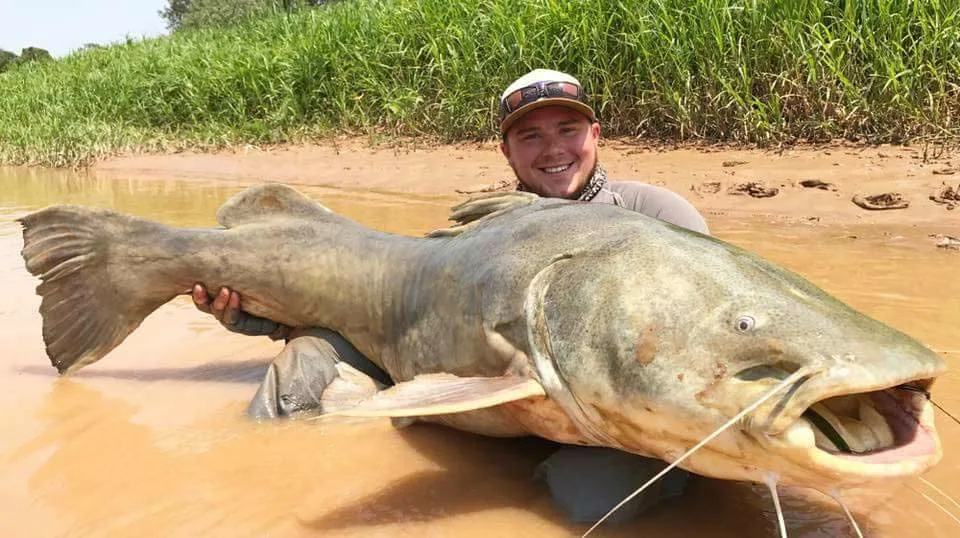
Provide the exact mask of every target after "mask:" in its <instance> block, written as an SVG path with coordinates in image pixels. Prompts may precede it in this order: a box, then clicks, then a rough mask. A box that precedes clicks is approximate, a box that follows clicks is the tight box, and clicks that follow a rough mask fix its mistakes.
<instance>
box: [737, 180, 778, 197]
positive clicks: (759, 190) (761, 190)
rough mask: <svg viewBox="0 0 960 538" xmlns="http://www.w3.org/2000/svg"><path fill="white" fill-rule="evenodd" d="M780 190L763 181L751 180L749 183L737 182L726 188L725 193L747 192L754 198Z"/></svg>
mask: <svg viewBox="0 0 960 538" xmlns="http://www.w3.org/2000/svg"><path fill="white" fill-rule="evenodd" d="M778 192H780V189H778V188H777V187H767V186H766V185H764V184H763V183H760V182H757V181H751V182H749V183H738V184H736V185H733V186H732V187H730V188H729V189H727V194H736V195H741V194H747V195H750V196H752V197H754V198H770V197H772V196H776V195H777V193H778Z"/></svg>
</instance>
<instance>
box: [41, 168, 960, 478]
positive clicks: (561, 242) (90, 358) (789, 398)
mask: <svg viewBox="0 0 960 538" xmlns="http://www.w3.org/2000/svg"><path fill="white" fill-rule="evenodd" d="M217 216H218V222H219V223H220V224H221V226H222V227H223V228H222V229H181V228H174V227H170V226H166V225H163V224H159V223H155V222H151V221H148V220H144V219H140V218H134V217H130V216H126V215H122V214H117V213H114V212H111V211H105V210H98V209H90V208H84V207H74V206H54V207H50V208H47V209H43V210H40V211H37V212H36V213H33V214H31V215H29V216H27V217H25V218H23V219H22V225H23V228H24V231H23V237H24V248H23V257H24V259H25V261H26V267H27V269H28V270H29V271H30V272H31V273H32V274H34V275H37V276H39V277H40V278H41V280H42V283H41V284H40V285H39V286H38V288H37V293H38V294H39V295H41V296H42V297H43V300H42V303H41V306H40V313H41V314H42V317H43V338H44V341H45V342H46V349H47V353H48V355H49V357H50V359H51V360H52V362H53V364H54V366H56V368H57V369H58V370H59V371H60V372H61V373H68V372H71V371H74V370H77V369H79V368H81V367H83V366H85V365H88V364H90V363H93V362H94V361H97V360H99V359H100V358H101V357H103V356H104V355H105V354H107V353H108V352H109V351H110V350H111V349H113V348H114V347H116V346H117V345H119V344H120V343H121V342H122V341H123V339H124V338H125V337H126V336H127V335H129V334H130V333H131V332H132V331H133V330H134V329H135V328H136V327H137V326H138V325H139V324H140V323H141V322H142V321H143V320H144V318H146V317H147V316H148V315H149V314H150V313H151V312H153V311H154V310H155V309H157V308H158V307H160V306H161V305H163V304H164V303H166V302H168V301H170V300H171V299H173V298H174V297H175V296H177V295H178V294H185V293H189V291H190V288H191V286H192V284H193V283H195V282H202V283H204V284H205V285H206V286H207V287H208V288H212V289H216V288H219V287H220V286H228V287H230V288H233V289H235V290H237V291H238V292H240V293H241V294H242V296H243V297H244V307H245V309H246V310H247V311H249V312H250V313H252V314H255V315H259V316H263V317H267V318H270V319H273V320H276V321H278V322H282V323H285V324H287V325H291V326H320V327H326V328H329V329H332V330H335V331H338V332H339V333H340V334H342V335H343V336H344V337H345V338H347V339H348V340H349V341H350V342H352V343H353V344H354V345H355V346H356V347H357V349H359V350H360V351H361V352H362V353H364V354H365V355H366V356H367V357H369V358H370V359H371V360H372V361H373V362H375V363H376V364H377V365H379V366H380V367H382V368H383V369H384V370H386V371H387V372H388V373H389V374H390V376H391V377H392V378H393V379H394V380H396V381H397V382H398V384H397V385H396V386H395V387H393V388H390V389H388V390H385V391H383V392H380V393H378V394H377V395H376V396H374V397H372V398H370V399H368V400H364V401H362V402H361V403H360V404H358V406H357V407H356V408H355V409H354V410H353V414H357V415H380V416H411V417H425V418H426V419H427V420H433V421H437V422H441V423H444V424H447V425H449V426H452V427H455V428H460V429H463V430H468V431H472V432H476V433H479V434H484V435H492V436H519V435H530V434H534V435H538V436H542V437H545V438H549V439H553V440H556V441H559V442H562V443H571V444H582V445H597V446H608V447H615V448H618V449H622V450H625V451H629V452H633V453H637V454H642V455H646V456H652V457H656V458H661V459H663V460H666V461H673V460H675V459H676V458H677V457H678V456H679V455H680V454H682V453H683V452H684V451H685V450H687V449H688V448H690V447H691V446H693V445H695V444H697V443H698V442H699V441H701V440H702V439H704V438H705V437H707V436H709V435H711V434H712V433H713V432H716V431H717V429H718V427H720V426H721V425H723V424H724V423H727V422H731V419H732V418H735V417H736V416H737V415H738V414H741V411H744V410H747V409H749V412H748V413H746V414H744V415H743V417H742V418H740V419H738V420H736V421H734V422H733V423H734V426H733V427H731V428H729V429H727V430H725V431H723V433H722V434H720V435H717V436H716V437H715V438H714V439H713V440H712V441H711V442H709V443H708V444H706V446H704V447H703V448H702V449H701V450H699V451H697V452H696V453H694V454H693V455H692V456H690V457H689V458H688V459H686V460H684V461H683V465H682V467H684V468H686V469H688V470H690V471H693V472H695V473H698V474H701V475H706V476H712V477H717V478H724V479H733V480H748V481H755V482H764V481H768V480H769V477H770V476H771V473H772V474H773V475H775V476H776V477H777V480H778V481H779V483H781V484H793V485H798V486H807V487H814V488H817V489H820V490H822V491H827V490H832V489H834V488H836V487H843V486H854V485H860V484H863V483H865V482H869V481H873V480H876V479H879V478H896V477H904V476H912V475H917V474H919V473H921V472H923V471H925V470H926V469H928V468H929V467H931V466H932V465H934V464H935V463H936V462H937V461H938V460H939V459H940V457H941V445H940V442H939V439H938V436H937V434H936V430H935V428H934V424H933V411H932V408H931V404H930V402H929V401H928V397H929V389H930V386H931V384H932V383H933V380H934V378H935V377H937V376H939V375H941V374H943V373H944V371H945V369H946V365H945V363H944V361H943V360H941V359H940V358H939V357H938V356H937V355H936V354H935V353H934V352H932V351H931V350H930V349H928V348H927V347H925V346H924V345H922V344H921V343H919V342H918V341H916V340H914V339H913V338H911V337H909V336H907V335H905V334H903V333H901V332H899V331H897V330H895V329H893V328H891V327H888V326H887V325H884V324H883V323H880V322H878V321H876V320H874V319H871V318H869V317H867V316H865V315H863V314H861V313H858V312H856V311H855V310H853V309H851V308H850V307H848V306H846V305H845V304H843V303H842V302H840V301H838V300H836V299H834V298H832V297H831V296H829V295H828V294H826V293H825V292H823V291H821V290H820V289H818V288H817V287H815V286H814V285H812V284H810V283H809V282H807V281H806V280H804V279H802V278H800V277H799V276H797V275H795V274H793V273H791V272H788V271H786V270H784V269H781V268H779V267H777V266H776V265H773V264H771V263H769V262H766V261H764V260H762V259H760V258H758V257H757V256H755V255H753V254H750V253H749V252H746V251H744V250H742V249H740V248H737V247H734V246H731V245H729V244H727V243H724V242H722V241H719V240H717V239H714V238H711V237H707V236H704V235H700V234H697V233H694V232H690V231H687V230H684V229H680V228H677V227H674V226H671V225H669V224H666V223H664V222H661V221H658V220H656V219H653V218H649V217H646V216H644V215H641V214H639V213H636V212H632V211H627V210H624V209H621V208H618V207H614V206H610V205H605V204H588V203H576V202H569V201H565V200H555V199H540V198H536V197H534V196H528V195H524V194H519V193H518V194H508V195H500V196H492V197H486V198H481V199H474V200H471V201H468V202H466V203H464V204H461V206H459V207H457V208H455V212H454V215H453V218H454V220H456V221H458V222H457V223H456V224H454V225H453V226H451V227H450V228H447V229H445V230H438V231H437V232H435V233H432V234H430V236H428V237H422V238H415V237H406V236H398V235H391V234H387V233H382V232H379V231H375V230H371V229H368V228H366V227H364V226H361V225H359V224H357V223H354V222H352V221H350V220H348V219H346V218H344V217H342V216H338V215H336V214H334V213H333V212H331V211H330V210H328V209H326V208H325V207H323V206H321V205H320V204H317V203H315V202H313V201H311V200H309V199H308V198H306V197H305V196H303V195H301V194H299V193H298V192H296V191H294V190H293V189H291V188H289V187H285V186H281V185H264V186H258V187H252V188H250V189H247V190H245V191H243V192H241V193H239V194H237V195H236V196H234V197H233V198H232V199H230V200H229V201H228V202H227V203H226V204H225V205H224V206H223V207H222V208H221V209H220V210H219V212H218V215H217ZM778 385H779V386H780V388H779V389H777V386H778ZM764 395H766V396H764ZM764 398H766V399H764Z"/></svg>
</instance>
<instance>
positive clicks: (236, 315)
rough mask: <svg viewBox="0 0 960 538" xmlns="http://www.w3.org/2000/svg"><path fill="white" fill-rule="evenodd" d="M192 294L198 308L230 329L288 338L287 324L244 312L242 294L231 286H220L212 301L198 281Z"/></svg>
mask: <svg viewBox="0 0 960 538" xmlns="http://www.w3.org/2000/svg"><path fill="white" fill-rule="evenodd" d="M192 295H193V304H194V305H195V306H196V307H197V310H199V311H201V312H205V313H207V314H213V317H215V318H217V321H219V322H220V324H221V325H223V326H224V327H226V328H227V330H228V331H231V332H235V333H239V334H245V335H247V336H269V337H270V338H271V339H273V340H279V339H281V338H286V337H287V335H288V334H289V333H290V327H287V326H286V325H282V324H280V323H277V322H275V321H273V320H269V319H266V318H260V317H257V316H253V315H250V314H247V313H246V312H244V311H243V310H242V308H241V306H240V294H239V293H237V292H235V291H233V290H231V289H229V288H220V292H219V293H217V295H216V296H215V297H214V298H213V300H212V301H211V300H210V296H209V294H208V293H207V288H205V287H204V286H203V284H200V283H197V284H194V285H193V293H192Z"/></svg>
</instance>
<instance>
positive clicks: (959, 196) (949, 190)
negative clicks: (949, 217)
mask: <svg viewBox="0 0 960 538" xmlns="http://www.w3.org/2000/svg"><path fill="white" fill-rule="evenodd" d="M930 199H931V200H933V201H934V202H936V203H938V204H943V205H945V206H947V209H953V208H954V207H956V206H957V205H960V185H957V188H953V187H951V186H949V185H947V184H946V183H944V184H942V185H941V186H940V190H938V191H937V193H936V194H931V195H930Z"/></svg>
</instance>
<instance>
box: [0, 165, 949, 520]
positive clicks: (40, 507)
mask: <svg viewBox="0 0 960 538" xmlns="http://www.w3.org/2000/svg"><path fill="white" fill-rule="evenodd" d="M241 188H242V185H240V184H230V183H225V182H209V183H203V182H197V181H191V182H178V181H132V180H131V181H126V180H118V179H102V178H101V179H98V178H96V177H87V176H84V175H74V174H69V173H62V172H49V171H25V170H20V169H0V282H2V284H3V292H4V293H3V298H2V299H0V342H2V343H3V346H4V350H3V357H4V359H3V361H2V363H0V409H2V410H3V411H4V412H3V413H2V414H0V431H2V432H3V434H2V435H0V536H4V537H6V536H11V537H14V536H16V537H20V536H31V537H32V536H38V537H47V536H84V537H87V536H124V537H127V536H138V537H154V536H156V537H161V536H163V537H167V536H189V537H192V536H204V537H219V536H223V537H230V538H234V537H241V536H283V537H287V536H292V537H299V536H324V537H327V536H343V537H355V536H364V537H367V536H373V537H377V536H391V537H392V536H416V537H424V536H458V537H459V536H463V537H470V536H477V537H484V538H489V537H491V536H527V537H531V538H532V537H554V536H556V537H560V536H573V535H578V534H579V533H580V532H582V531H583V530H585V527H584V526H581V525H573V524H569V523H567V522H565V521H564V520H563V518H562V517H561V516H560V515H559V514H557V513H556V512H555V511H554V510H553V508H552V507H551V504H550V499H549V497H548V494H547V493H546V491H545V490H544V489H543V488H542V487H541V486H540V485H539V484H538V483H537V482H535V481H534V480H532V479H531V478H530V477H531V474H532V471H533V469H534V467H535V466H536V464H537V462H538V461H539V460H540V459H541V458H542V457H543V456H544V455H545V454H546V453H547V452H546V451H547V450H548V448H547V447H545V446H544V445H543V444H542V443H539V442H536V441H535V440H503V439H488V438H483V437H479V436H474V435H469V434H465V433H462V432H457V431H453V430H448V429H444V428H440V427H430V426H422V427H421V426H416V427H412V428H407V429H404V430H399V431H398V430H394V429H393V428H392V427H391V426H390V425H389V423H386V422H384V421H373V422H359V423H354V424H335V425H330V426H325V427H319V426H318V425H317V424H316V423H311V422H307V421H298V422H281V423H271V424H254V423H251V422H250V421H247V420H246V419H245V418H244V416H243V410H244V407H245V406H246V404H247V401H248V399H249V398H250V397H251V396H252V395H253V393H254V391H255V390H256V387H257V384H258V383H259V380H260V377H261V376H262V375H263V372H264V370H265V368H266V365H267V364H268V363H269V360H270V358H271V357H272V356H273V355H274V354H275V353H276V352H277V351H278V350H279V345H278V344H276V343H272V342H270V341H269V340H267V339H266V338H249V337H242V336H237V335H232V334H230V333H228V332H226V331H225V330H223V329H222V328H221V327H220V326H219V325H218V324H217V323H216V321H215V320H213V319H212V318H211V317H209V316H205V315H203V314H200V313H198V312H196V311H195V310H194V308H193V306H192V303H190V301H189V300H188V299H187V298H186V297H181V298H178V299H176V300H175V301H173V302H172V303H170V304H168V305H166V306H164V307H163V308H161V309H160V310H158V311H157V312H156V313H154V314H153V315H151V316H150V317H149V318H148V319H147V321H146V322H145V323H144V324H143V325H142V326H141V327H140V328H139V329H138V330H137V331H135V332H134V334H133V335H132V336H131V337H130V338H128V339H127V340H126V341H125V342H124V343H123V344H122V345H121V346H120V347H119V348H118V349H116V350H115V351H113V352H112V353H111V354H110V355H109V356H108V357H107V358H106V359H104V360H103V361H101V362H100V363H98V364H96V365H93V366H91V367H89V368H87V369H85V370H83V371H81V372H80V373H79V374H78V375H76V376H73V377H71V378H69V379H61V378H58V377H57V376H56V375H55V371H54V370H53V368H52V367H50V365H49V362H48V360H47V358H46V356H45V354H44V351H43V344H42V339H41V335H40V317H39V315H38V313H37V309H38V306H39V303H40V300H39V297H37V296H36V295H35V294H34V291H33V288H34V286H35V285H36V281H35V279H33V277H31V276H30V275H29V274H28V273H27V272H26V271H25V270H24V269H23V262H22V260H21V258H20V256H19V251H20V248H21V247H22V241H21V237H20V233H19V226H18V225H17V224H16V223H15V222H14V219H16V218H17V217H19V216H22V215H24V214H26V213H27V212H29V211H32V210H35V209H37V208H40V207H43V206H45V205H48V204H53V203H76V204H84V205H92V206H98V207H107V208H113V209H117V210H119V211H123V212H127V213H131V214H135V215H140V216H144V217H149V218H152V219H157V220H161V221H163V222H167V223H170V224H176V225H182V226H209V225H213V216H214V213H215V211H216V209H217V207H218V206H219V205H220V204H221V203H222V202H223V200H225V199H226V198H227V197H228V196H230V195H231V194H233V193H234V192H236V191H238V190H239V189H241ZM302 190H304V191H305V192H306V193H307V194H309V195H311V196H312V197H314V198H315V199H317V200H320V201H322V202H323V203H325V204H326V205H328V206H329V207H331V208H332V209H334V210H335V211H338V212H340V213H342V214H345V215H347V216H349V217H351V218H353V219H356V220H358V221H360V222H362V223H364V224H367V225H369V226H372V227H376V228H379V229H382V230H387V231H391V232H397V233H404V234H411V235H417V234H422V233H423V232H425V231H427V230H429V229H432V228H435V227H439V226H443V225H444V224H445V219H446V214H447V207H448V206H449V205H450V204H451V203H453V202H454V200H453V199H450V198H444V197H427V196H420V197H412V196H406V197H405V196H388V195H383V194H374V193H360V192H351V191H341V190H334V189H329V188H326V189H320V188H308V187H303V188H302ZM711 225H712V228H713V231H714V233H716V234H717V235H718V236H720V237H722V238H724V239H727V240H730V241H732V242H734V243H736V244H738V245H741V246H744V247H745V248H747V249H750V250H753V251H756V252H758V253H760V254H762V255H764V256H766V257H768V258H770V259H772V260H774V261H776V262H778V263H780V264H783V265H785V266H787V267H789V268H791V269H793V270H795V271H798V272H799V273H801V274H803V275H804V276H806V277H807V278H810V279H811V280H812V281H813V282H815V283H816V284H818V285H820V286H822V287H824V288H825V289H827V290H828V291H829V292H831V293H834V294H836V295H837V296H839V297H840V298H841V299H843V300H845V301H847V302H849V303H851V304H852V305H853V306H854V307H855V308H858V309H861V310H863V311H865V312H866V313H868V314H870V315H873V316H875V317H877V318H879V319H881V320H882V321H884V322H887V323H889V324H892V325H893V326H895V327H897V328H899V329H901V330H903V331H906V332H907V333H909V334H911V335H913V336H916V337H918V338H919V339H921V340H923V341H924V342H926V343H928V344H930V345H931V346H933V347H935V348H937V349H940V350H957V349H960V336H958V331H957V327H958V326H960V279H958V278H957V276H956V275H957V274H958V271H957V269H958V268H960V255H958V254H956V253H952V252H945V251H942V250H938V249H935V248H933V246H932V241H931V240H929V239H928V238H926V234H927V233H932V232H933V231H936V230H927V229H920V228H902V229H897V228H888V229H879V228H872V229H867V228H857V227H849V228H837V227H830V228H828V227H820V226H817V225H815V224H812V225H797V224H785V223H780V222H763V221H757V220H751V221H733V220H727V221H718V222H711ZM944 356H945V357H947V358H948V359H949V360H951V362H955V361H956V360H957V357H958V355H955V354H954V355H944ZM958 388H960V379H958V378H957V374H956V373H955V372H951V373H950V374H948V375H947V376H945V377H944V378H943V379H942V380H941V381H940V382H939V384H938V385H937V386H936V387H935V391H934V395H935V399H936V400H937V401H938V402H939V403H940V404H941V405H943V406H944V407H945V408H947V409H948V410H952V412H953V413H954V414H960V390H958ZM938 425H939V427H940V433H941V436H942V438H943V441H944V446H945V452H946V456H945V457H944V460H943V462H942V463H941V464H940V465H939V466H938V467H936V468H935V469H934V470H932V471H931V472H929V473H928V474H927V476H926V478H927V479H928V480H930V481H931V482H932V483H934V484H936V485H938V486H939V487H940V488H942V489H943V490H945V491H946V492H947V493H948V494H949V495H951V496H952V497H953V498H956V499H960V455H958V454H957V453H958V449H960V426H958V425H956V424H953V423H951V422H950V421H949V420H947V419H946V418H945V417H943V416H942V415H940V416H939V420H938ZM782 496H783V501H784V504H785V509H786V518H787V524H788V528H789V531H790V536H793V537H827V536H844V535H852V534H849V532H850V531H849V527H848V525H847V523H846V520H845V518H844V516H843V514H842V512H841V511H840V510H839V508H838V507H836V506H835V505H833V504H832V503H831V502H829V501H828V500H826V499H824V498H823V497H821V496H819V495H816V494H813V495H811V494H807V493H804V492H801V491H794V490H787V491H784V492H783V493H782ZM925 496H929V497H930V498H933V499H937V500H938V502H940V503H941V504H943V505H944V506H945V507H947V508H949V509H952V510H953V512H954V513H955V514H958V515H960V507H958V506H954V505H952V504H950V501H947V500H943V499H942V498H940V497H939V496H938V494H937V493H935V492H934V491H933V490H932V489H931V488H930V487H928V486H927V485H925V484H923V483H922V482H921V481H919V480H910V481H908V482H905V483H902V484H894V485H889V486H884V487H878V488H872V489H868V490H864V491H858V492H854V493H851V494H849V495H848V497H849V502H850V505H851V507H852V509H853V511H854V513H855V514H856V516H857V518H858V520H859V521H860V523H861V525H862V526H863V528H864V530H865V531H866V533H867V535H868V536H890V537H894V536H895V537H914V536H915V537H924V538H931V537H944V538H946V537H953V536H956V535H957V533H958V532H960V523H957V522H955V521H954V520H952V519H951V518H950V517H949V516H947V515H945V514H944V513H943V512H942V511H941V510H940V509H939V508H937V507H936V506H934V505H933V504H932V503H931V502H930V501H929V500H928V499H927V498H926V497H925ZM597 535H598V536H624V537H625V536H646V537H666V536H685V535H697V536H702V537H708V538H709V537H716V538H719V537H737V538H753V537H758V538H759V537H770V536H776V519H775V513H774V511H773V505H772V502H771V500H770V495H769V494H768V493H767V492H766V491H765V489H764V488H762V487H759V486H754V485H747V484H738V483H731V482H724V481H718V480H709V479H698V480H696V481H695V482H694V483H693V484H692V485H691V487H690V489H689V491H688V493H687V494H686V495H685V496H684V497H682V498H681V499H679V500H677V501H674V502H671V503H668V504H665V505H663V506H661V507H659V508H657V509H655V510H654V511H652V512H650V513H649V514H648V515H646V516H645V517H644V518H643V519H642V520H639V521H637V522H635V523H632V524H630V525H628V526H625V527H619V528H617V527H608V528H604V529H602V532H600V533H598V534H597Z"/></svg>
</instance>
